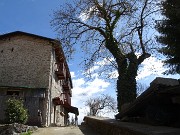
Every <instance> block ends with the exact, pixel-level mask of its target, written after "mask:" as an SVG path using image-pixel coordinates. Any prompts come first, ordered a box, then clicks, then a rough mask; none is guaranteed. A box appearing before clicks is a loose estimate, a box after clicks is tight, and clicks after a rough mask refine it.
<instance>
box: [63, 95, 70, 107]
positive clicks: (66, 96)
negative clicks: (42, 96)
mask: <svg viewBox="0 0 180 135" xmlns="http://www.w3.org/2000/svg"><path fill="white" fill-rule="evenodd" d="M61 96H62V99H63V100H64V102H63V104H64V105H71V97H70V95H69V94H68V93H62V94H61Z"/></svg>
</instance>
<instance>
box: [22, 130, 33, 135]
mask: <svg viewBox="0 0 180 135" xmlns="http://www.w3.org/2000/svg"><path fill="white" fill-rule="evenodd" d="M32 133H33V132H32V131H28V132H26V133H21V134H20V135H32Z"/></svg>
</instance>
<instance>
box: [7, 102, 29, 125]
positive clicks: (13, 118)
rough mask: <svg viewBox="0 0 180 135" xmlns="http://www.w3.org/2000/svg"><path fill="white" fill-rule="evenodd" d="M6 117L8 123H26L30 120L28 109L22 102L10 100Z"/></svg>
mask: <svg viewBox="0 0 180 135" xmlns="http://www.w3.org/2000/svg"><path fill="white" fill-rule="evenodd" d="M5 116H6V120H7V122H8V123H15V122H17V123H22V124H24V123H26V122H27V119H28V115H27V109H25V108H24V106H23V101H22V100H17V99H8V100H7V108H6V110H5Z"/></svg>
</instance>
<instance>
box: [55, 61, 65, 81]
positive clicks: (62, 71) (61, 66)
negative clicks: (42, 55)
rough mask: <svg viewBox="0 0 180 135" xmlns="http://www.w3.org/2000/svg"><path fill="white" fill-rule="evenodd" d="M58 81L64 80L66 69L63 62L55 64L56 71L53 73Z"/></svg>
mask: <svg viewBox="0 0 180 135" xmlns="http://www.w3.org/2000/svg"><path fill="white" fill-rule="evenodd" d="M55 73H56V75H57V77H58V79H59V80H63V79H65V78H66V68H65V66H64V63H63V62H60V63H57V67H56V71H55Z"/></svg>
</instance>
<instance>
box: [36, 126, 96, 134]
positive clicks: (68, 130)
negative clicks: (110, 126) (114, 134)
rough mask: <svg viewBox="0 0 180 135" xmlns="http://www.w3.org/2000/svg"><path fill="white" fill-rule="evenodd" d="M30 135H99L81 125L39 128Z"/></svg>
mask: <svg viewBox="0 0 180 135" xmlns="http://www.w3.org/2000/svg"><path fill="white" fill-rule="evenodd" d="M32 135H100V134H97V133H95V132H94V131H93V130H92V129H91V128H89V127H87V126H85V125H82V126H78V127H74V126H73V127H48V128H39V129H38V131H37V132H35V133H33V134H32Z"/></svg>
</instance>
